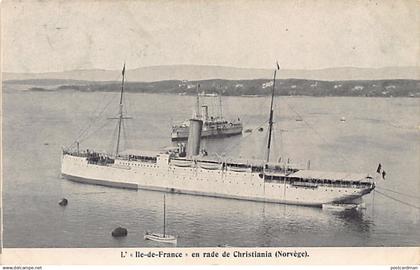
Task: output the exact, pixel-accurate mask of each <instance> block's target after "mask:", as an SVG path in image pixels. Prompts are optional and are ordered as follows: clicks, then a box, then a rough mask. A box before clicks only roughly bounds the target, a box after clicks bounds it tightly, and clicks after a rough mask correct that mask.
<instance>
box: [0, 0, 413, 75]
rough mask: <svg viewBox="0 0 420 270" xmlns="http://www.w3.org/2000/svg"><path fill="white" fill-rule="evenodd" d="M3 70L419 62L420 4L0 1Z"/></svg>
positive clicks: (265, 0) (243, 0) (314, 66)
mask: <svg viewBox="0 0 420 270" xmlns="http://www.w3.org/2000/svg"><path fill="white" fill-rule="evenodd" d="M1 20H2V21H1V22H2V24H1V26H2V29H1V30H2V33H1V34H2V58H1V59H2V70H3V71H5V72H53V71H64V70H74V69H92V68H97V69H109V70H115V69H120V67H121V64H122V62H124V61H126V62H127V65H128V66H130V67H132V68H137V67H144V66H157V65H174V64H194V65H221V66H234V67H246V68H272V66H273V65H274V63H275V60H278V61H279V63H280V65H281V67H282V68H285V69H322V68H330V67H349V66H351V67H368V68H380V67H394V66H420V45H419V44H420V1H416V0H413V1H412V0H399V1H393V0H382V1H379V0H378V1H373V0H372V1H369V0H367V1H359V0H353V1H344V0H331V1H330V0H305V1H296V0H282V1H274V0H263V1H256V0H233V1H227V0H214V1H210V0H176V1H171V0H165V1H163V0H157V1H147V0H144V1H123V0H113V1H111V0H105V1H91V0H86V1H81V0H75V1H62V0H56V1H45V0H42V1H41V0H38V1H36V0H26V1H25V0H22V1H17V0H13V1H12V0H6V1H3V3H2V13H1Z"/></svg>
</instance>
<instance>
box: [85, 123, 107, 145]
mask: <svg viewBox="0 0 420 270" xmlns="http://www.w3.org/2000/svg"><path fill="white" fill-rule="evenodd" d="M108 124H109V122H108V121H106V122H105V123H104V124H103V125H102V126H100V127H98V128H97V129H95V130H94V131H93V132H91V133H90V134H89V135H88V136H86V137H85V138H83V139H82V140H79V142H83V141H85V140H86V139H87V138H88V137H90V136H92V135H93V134H95V133H96V132H98V131H99V130H101V129H102V128H103V127H105V126H106V125H108Z"/></svg>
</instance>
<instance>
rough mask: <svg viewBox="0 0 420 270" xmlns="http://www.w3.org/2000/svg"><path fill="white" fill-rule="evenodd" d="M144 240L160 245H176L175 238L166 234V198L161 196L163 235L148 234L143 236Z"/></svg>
mask: <svg viewBox="0 0 420 270" xmlns="http://www.w3.org/2000/svg"><path fill="white" fill-rule="evenodd" d="M144 240H152V241H156V242H162V243H171V244H176V242H177V240H176V237H175V236H173V235H169V234H166V196H165V194H163V233H150V232H146V233H145V234H144Z"/></svg>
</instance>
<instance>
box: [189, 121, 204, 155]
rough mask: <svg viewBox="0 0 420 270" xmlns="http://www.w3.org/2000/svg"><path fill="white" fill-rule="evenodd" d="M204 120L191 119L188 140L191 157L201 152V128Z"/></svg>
mask: <svg viewBox="0 0 420 270" xmlns="http://www.w3.org/2000/svg"><path fill="white" fill-rule="evenodd" d="M202 127H203V121H201V120H199V119H190V128H189V134H188V142H187V157H189V158H191V157H193V156H196V155H198V154H200V141H201V129H202Z"/></svg>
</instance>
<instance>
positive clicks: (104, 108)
mask: <svg viewBox="0 0 420 270" xmlns="http://www.w3.org/2000/svg"><path fill="white" fill-rule="evenodd" d="M114 99H115V96H113V97H112V98H111V99H110V100H109V101H108V103H107V104H106V105H105V106H104V107H103V109H102V111H101V112H100V113H99V114H98V115H97V116H96V117H93V118H92V119H91V120H90V121H89V123H88V125H87V126H86V128H84V129H82V131H81V132H80V133H79V135H78V136H77V137H76V139H75V142H76V141H78V140H80V138H82V137H83V136H85V135H86V132H87V131H88V130H89V129H90V128H91V127H92V125H93V124H94V122H96V121H97V120H98V119H99V117H100V116H101V115H102V114H103V113H104V112H105V110H106V109H107V108H108V106H109V105H110V104H111V103H112V102H113V101H114ZM73 144H74V143H72V145H73Z"/></svg>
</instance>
